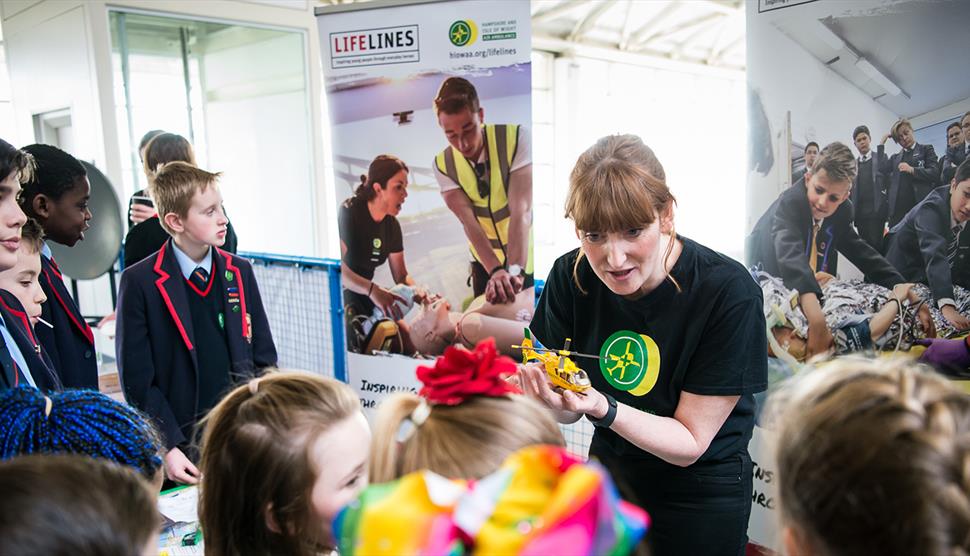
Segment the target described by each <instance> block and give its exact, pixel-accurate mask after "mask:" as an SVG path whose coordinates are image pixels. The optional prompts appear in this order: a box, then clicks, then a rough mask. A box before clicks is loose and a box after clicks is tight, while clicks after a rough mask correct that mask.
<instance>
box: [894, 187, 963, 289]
mask: <svg viewBox="0 0 970 556" xmlns="http://www.w3.org/2000/svg"><path fill="white" fill-rule="evenodd" d="M952 240H953V232H952V231H951V230H950V186H948V185H944V186H941V187H937V188H936V189H934V190H933V191H932V192H931V193H930V194H929V195H927V196H926V198H925V199H923V200H922V201H921V202H920V203H919V204H917V205H916V206H915V207H913V208H912V210H910V211H909V212H908V213H906V216H904V217H903V219H902V220H900V221H899V223H898V224H896V225H895V226H893V228H892V229H891V230H889V235H888V236H887V238H886V245H887V250H886V258H887V259H889V262H890V263H892V265H893V266H895V267H896V269H897V270H899V272H900V273H901V274H902V275H903V278H905V279H906V280H907V281H909V282H921V283H924V284H927V285H928V286H929V287H930V291H931V292H932V293H933V298H934V299H941V298H945V297H946V298H950V299H956V298H955V297H954V295H953V285H954V284H958V285H961V286H964V287H966V286H968V285H970V232H967V230H964V231H963V232H962V233H961V234H960V238H959V243H958V244H957V253H956V256H955V257H954V259H953V263H952V264H951V263H950V262H949V261H948V260H947V257H946V255H947V249H948V248H949V246H950V241H952Z"/></svg>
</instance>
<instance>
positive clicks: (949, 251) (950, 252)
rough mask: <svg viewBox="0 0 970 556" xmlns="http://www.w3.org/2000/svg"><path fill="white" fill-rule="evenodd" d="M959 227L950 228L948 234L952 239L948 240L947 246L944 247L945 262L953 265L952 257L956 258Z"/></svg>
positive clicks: (958, 243)
mask: <svg viewBox="0 0 970 556" xmlns="http://www.w3.org/2000/svg"><path fill="white" fill-rule="evenodd" d="M960 231H961V230H960V226H954V227H952V228H950V233H951V234H952V235H953V238H952V239H950V243H949V245H947V246H946V262H948V263H949V264H951V265H952V264H953V259H954V257H956V256H957V246H959V245H960Z"/></svg>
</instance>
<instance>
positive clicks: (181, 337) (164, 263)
mask: <svg viewBox="0 0 970 556" xmlns="http://www.w3.org/2000/svg"><path fill="white" fill-rule="evenodd" d="M212 260H213V271H212V278H211V279H213V280H216V281H215V282H214V283H213V284H212V287H213V288H216V292H218V293H220V295H221V296H222V305H223V308H224V313H223V314H224V315H225V330H226V337H227V339H228V348H229V359H230V362H231V365H232V368H231V370H230V382H231V383H235V382H240V381H243V380H245V379H247V378H249V377H252V376H254V375H256V374H258V373H259V372H260V371H261V370H262V369H263V368H265V367H271V366H275V365H276V361H277V356H276V346H275V345H274V343H273V336H272V334H271V333H270V329H269V321H268V320H267V318H266V312H265V311H264V310H263V301H262V299H261V298H260V295H259V288H258V287H257V285H256V279H255V277H254V275H253V269H252V266H251V265H250V263H249V261H247V260H245V259H242V258H239V257H236V256H234V255H231V254H230V253H227V252H225V251H223V250H221V249H215V251H214V252H213V254H212ZM117 316H118V322H117V327H116V331H117V332H116V335H115V351H116V354H117V358H118V375H119V377H120V379H121V385H122V388H123V389H124V392H125V398H126V399H127V400H128V403H130V404H131V405H133V406H135V407H137V408H138V409H140V410H142V411H144V412H145V413H146V414H148V415H149V416H151V417H152V418H153V420H154V421H155V423H156V425H157V426H158V428H159V430H160V431H161V433H162V438H163V440H164V442H165V447H166V448H167V449H171V448H173V447H176V446H178V445H180V444H185V443H187V442H188V441H189V440H190V439H191V438H192V433H193V430H192V429H193V427H194V426H195V423H196V419H197V418H198V417H199V415H198V376H199V360H198V354H197V350H198V349H199V346H197V345H196V343H195V334H194V331H193V329H192V315H191V313H190V312H189V301H188V287H187V286H186V282H185V278H184V277H183V276H182V271H181V269H180V268H179V264H178V261H177V260H176V259H175V254H174V253H173V252H172V241H171V240H169V241H167V242H165V244H164V245H162V248H161V249H159V250H158V252H157V253H155V254H154V255H152V256H150V257H148V258H146V259H144V260H142V261H140V262H139V263H137V264H135V265H133V266H131V267H130V268H128V269H126V270H125V271H124V272H123V273H122V275H121V285H120V286H119V290H118V311H117Z"/></svg>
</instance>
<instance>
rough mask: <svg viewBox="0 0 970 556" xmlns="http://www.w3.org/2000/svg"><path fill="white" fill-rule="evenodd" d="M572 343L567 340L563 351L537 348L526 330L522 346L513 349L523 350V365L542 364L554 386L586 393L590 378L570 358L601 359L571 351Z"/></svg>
mask: <svg viewBox="0 0 970 556" xmlns="http://www.w3.org/2000/svg"><path fill="white" fill-rule="evenodd" d="M570 343H572V339H571V338H566V344H565V346H564V347H563V349H547V348H543V347H535V344H533V343H532V336H531V334H530V333H529V330H528V329H526V330H525V338H524V339H523V340H522V345H514V346H512V347H513V348H516V349H521V350H522V362H523V363H532V362H538V363H542V365H543V366H544V367H545V368H546V373H547V374H548V375H549V380H551V381H552V383H553V384H554V385H556V386H558V387H560V388H564V389H566V390H572V391H573V392H584V391H586V390H588V389H589V388H590V386H591V384H590V382H589V377H588V376H586V371H584V370H582V369H580V368H579V367H578V366H577V365H576V363H574V362H573V360H572V359H570V358H569V357H570V356H573V357H588V358H590V359H599V357H598V356H596V355H587V354H585V353H577V352H575V351H569V344H570Z"/></svg>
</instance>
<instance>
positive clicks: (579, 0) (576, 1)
mask: <svg viewBox="0 0 970 556" xmlns="http://www.w3.org/2000/svg"><path fill="white" fill-rule="evenodd" d="M586 3H587V0H563V1H562V2H560V3H558V4H556V5H555V6H552V7H551V8H547V9H545V10H542V11H539V12H536V13H535V15H533V16H532V23H542V22H544V21H549V20H550V19H556V18H557V17H559V16H561V15H563V14H566V13H568V12H571V11H572V10H573V9H575V8H577V7H579V6H582V5H583V4H586Z"/></svg>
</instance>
